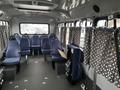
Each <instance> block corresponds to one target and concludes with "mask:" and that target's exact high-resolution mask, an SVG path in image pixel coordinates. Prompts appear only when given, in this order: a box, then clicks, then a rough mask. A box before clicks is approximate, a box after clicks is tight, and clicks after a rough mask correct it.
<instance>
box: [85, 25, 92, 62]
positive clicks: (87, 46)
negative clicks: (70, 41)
mask: <svg viewBox="0 0 120 90" xmlns="http://www.w3.org/2000/svg"><path fill="white" fill-rule="evenodd" d="M92 30H93V28H92V27H89V28H86V30H85V42H84V62H85V64H90V50H91V47H90V45H91V39H92Z"/></svg>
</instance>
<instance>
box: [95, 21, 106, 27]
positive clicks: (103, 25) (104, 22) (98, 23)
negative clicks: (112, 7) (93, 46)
mask: <svg viewBox="0 0 120 90" xmlns="http://www.w3.org/2000/svg"><path fill="white" fill-rule="evenodd" d="M106 22H107V21H106V20H99V21H98V22H97V27H105V26H106Z"/></svg>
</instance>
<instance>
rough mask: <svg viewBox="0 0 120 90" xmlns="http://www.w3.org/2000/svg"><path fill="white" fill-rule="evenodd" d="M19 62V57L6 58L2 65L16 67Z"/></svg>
mask: <svg viewBox="0 0 120 90" xmlns="http://www.w3.org/2000/svg"><path fill="white" fill-rule="evenodd" d="M19 62H20V57H12V58H6V59H5V60H4V61H3V63H4V65H17V64H19Z"/></svg>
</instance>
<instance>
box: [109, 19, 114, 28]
mask: <svg viewBox="0 0 120 90" xmlns="http://www.w3.org/2000/svg"><path fill="white" fill-rule="evenodd" d="M112 27H114V20H109V21H108V28H112Z"/></svg>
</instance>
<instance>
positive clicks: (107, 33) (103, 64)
mask: <svg viewBox="0 0 120 90" xmlns="http://www.w3.org/2000/svg"><path fill="white" fill-rule="evenodd" d="M90 47H91V51H90V66H91V67H93V68H96V72H97V73H99V74H102V75H103V76H105V77H106V78H107V79H108V80H109V81H110V82H112V83H115V85H116V86H117V87H120V77H119V72H118V67H117V56H116V47H115V38H114V30H113V29H105V28H104V29H103V28H98V29H95V30H94V31H93V32H92V39H91V46H90Z"/></svg>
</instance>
